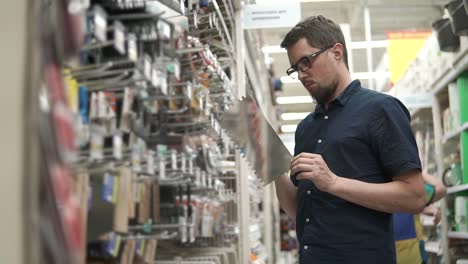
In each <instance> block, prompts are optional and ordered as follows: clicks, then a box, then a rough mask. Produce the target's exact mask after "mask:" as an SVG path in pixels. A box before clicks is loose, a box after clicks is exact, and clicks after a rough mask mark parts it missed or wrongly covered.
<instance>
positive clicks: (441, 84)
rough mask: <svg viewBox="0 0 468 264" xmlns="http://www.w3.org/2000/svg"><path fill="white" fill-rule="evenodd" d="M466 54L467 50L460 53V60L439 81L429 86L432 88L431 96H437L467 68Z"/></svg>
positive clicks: (467, 57) (467, 58) (467, 59)
mask: <svg viewBox="0 0 468 264" xmlns="http://www.w3.org/2000/svg"><path fill="white" fill-rule="evenodd" d="M466 53H468V48H466V49H465V50H464V51H462V52H460V55H459V58H461V59H460V60H459V61H458V62H457V63H456V64H455V65H453V66H452V67H451V68H450V69H449V71H448V73H447V74H443V75H442V76H440V77H439V79H437V80H436V81H435V82H434V83H433V84H432V85H431V86H432V87H434V89H433V90H432V94H434V95H437V94H438V93H439V92H440V91H442V90H443V89H444V88H445V87H447V85H448V84H449V83H450V82H452V81H453V80H454V79H456V78H457V76H458V75H460V73H462V72H463V71H464V70H465V69H466V68H467V67H468V56H467V54H466Z"/></svg>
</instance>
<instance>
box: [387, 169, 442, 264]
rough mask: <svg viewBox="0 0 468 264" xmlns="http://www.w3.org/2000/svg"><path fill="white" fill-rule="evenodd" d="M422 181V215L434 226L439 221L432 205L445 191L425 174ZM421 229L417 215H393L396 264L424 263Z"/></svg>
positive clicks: (437, 211)
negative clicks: (423, 188)
mask: <svg viewBox="0 0 468 264" xmlns="http://www.w3.org/2000/svg"><path fill="white" fill-rule="evenodd" d="M423 179H424V182H425V184H424V187H425V189H426V207H425V208H424V211H423V214H425V215H430V216H433V217H434V224H437V223H439V221H440V211H439V209H438V208H437V207H436V206H435V205H434V203H435V202H437V201H439V200H440V199H442V198H443V197H444V196H445V194H446V193H447V189H446V188H445V186H444V185H443V183H442V182H441V181H439V180H438V179H437V178H435V177H434V176H432V175H430V174H428V173H426V172H423ZM422 229H423V228H422V225H421V221H420V216H419V215H413V214H409V213H395V214H393V230H394V232H395V241H396V252H397V263H398V264H419V263H423V264H424V263H426V261H427V255H426V250H425V248H424V240H423V230H422Z"/></svg>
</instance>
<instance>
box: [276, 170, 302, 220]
mask: <svg viewBox="0 0 468 264" xmlns="http://www.w3.org/2000/svg"><path fill="white" fill-rule="evenodd" d="M275 187H276V196H277V197H278V200H279V203H280V206H281V209H283V210H284V211H285V212H286V214H287V215H288V216H289V218H291V219H292V220H293V221H296V210H297V190H296V186H294V184H293V183H292V182H291V180H290V179H289V176H288V175H287V174H284V175H281V176H280V177H278V178H277V179H276V180H275Z"/></svg>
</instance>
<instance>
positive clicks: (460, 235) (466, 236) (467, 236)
mask: <svg viewBox="0 0 468 264" xmlns="http://www.w3.org/2000/svg"><path fill="white" fill-rule="evenodd" d="M447 236H448V237H450V238H459V239H468V232H448V235H447Z"/></svg>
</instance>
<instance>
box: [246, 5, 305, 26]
mask: <svg viewBox="0 0 468 264" xmlns="http://www.w3.org/2000/svg"><path fill="white" fill-rule="evenodd" d="M300 20H301V4H300V2H299V1H281V2H278V1H274V2H271V3H270V2H268V4H267V3H265V2H263V3H260V4H254V5H246V6H245V8H244V19H243V27H244V29H255V28H280V27H293V26H295V25H296V24H297V22H299V21H300Z"/></svg>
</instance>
